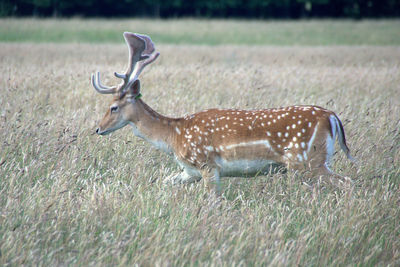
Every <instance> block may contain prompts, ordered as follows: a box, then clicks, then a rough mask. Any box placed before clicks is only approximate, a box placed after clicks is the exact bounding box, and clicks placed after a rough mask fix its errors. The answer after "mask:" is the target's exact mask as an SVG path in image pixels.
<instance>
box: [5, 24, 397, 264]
mask: <svg viewBox="0 0 400 267" xmlns="http://www.w3.org/2000/svg"><path fill="white" fill-rule="evenodd" d="M2 22H4V21H2ZM121 23H122V22H121ZM163 27H164V26H163ZM121 31H122V30H121ZM116 41H117V42H118V44H84V43H62V44H54V43H47V44H45V43H0V62H1V63H0V92H1V93H0V146H1V150H0V240H1V241H0V265H2V266H8V265H12V266H17V265H21V264H26V265H46V266H55V265H69V264H72V265H82V266H87V265H107V266H112V265H133V264H135V263H136V264H138V265H140V266H146V265H161V266H164V265H169V266H180V265H203V264H207V265H211V264H213V265H223V266H234V265H261V264H263V265H271V266H280V265H303V266H325V265H328V266H329V265H358V264H359V265H367V266H373V265H379V266H383V265H391V266H398V265H399V264H400V238H399V236H400V209H399V205H400V97H399V92H400V48H399V47H398V46H324V47H310V46H303V47H296V46H295V47H290V46H287V47H277V46H235V45H227V46H190V45H173V44H169V45H168V44H161V45H157V43H156V45H157V48H158V50H159V51H160V52H161V56H160V58H159V59H158V60H157V61H156V62H155V63H154V64H152V65H151V66H150V67H148V69H146V70H145V71H144V73H143V74H142V79H141V82H142V93H143V100H144V101H146V102H147V103H148V104H149V105H150V106H151V107H153V108H154V109H155V110H157V111H159V112H161V113H163V114H166V115H170V116H181V115H184V114H187V113H191V112H194V111H199V110H201V109H205V108H209V107H222V108H223V107H227V108H228V107H237V108H249V109H250V108H262V107H275V106H285V105H291V104H317V105H321V106H324V107H327V108H329V109H331V110H333V111H335V112H336V113H337V114H338V115H339V117H340V118H341V119H342V121H343V123H344V127H345V130H346V133H347V138H348V144H349V147H350V149H351V151H352V154H353V155H354V156H355V157H356V158H357V159H358V161H359V165H352V164H351V163H350V162H349V161H347V160H346V158H345V157H344V154H343V153H342V152H341V151H340V152H338V153H337V154H336V155H335V158H334V164H333V166H332V168H333V169H334V170H335V171H337V172H338V173H340V174H345V175H347V176H350V177H352V178H353V179H354V180H355V185H354V187H353V188H352V189H349V190H336V189H334V188H326V187H324V186H321V185H319V183H318V181H310V180H305V178H302V177H301V175H298V174H296V173H287V174H275V175H270V176H259V177H255V178H248V179H244V178H235V179H224V181H223V189H224V198H223V200H222V201H221V203H220V204H219V205H216V204H215V202H213V201H211V200H210V199H209V198H208V194H207V192H206V190H204V188H203V185H202V183H201V182H200V183H197V184H193V185H190V186H164V185H163V183H162V180H163V178H165V177H167V176H168V175H170V174H171V173H174V172H177V171H178V168H177V166H176V164H175V163H174V161H173V160H172V159H170V158H168V157H167V156H165V155H164V154H163V153H162V152H159V151H156V150H154V149H153V148H151V146H150V145H149V144H147V143H145V142H144V141H142V140H141V139H138V138H136V137H134V136H133V134H132V132H131V131H130V129H128V128H125V129H122V130H120V131H118V132H116V133H114V134H112V135H110V136H106V137H101V136H97V135H95V134H94V130H95V128H96V125H97V122H98V121H99V120H100V119H101V117H102V116H103V113H104V112H105V111H106V109H107V108H108V103H109V101H110V98H109V97H107V96H104V95H99V94H97V93H96V92H95V90H94V89H92V88H91V85H90V80H89V77H90V74H91V73H92V72H94V71H96V70H99V71H101V72H102V73H103V74H104V75H103V77H104V83H105V84H111V83H112V82H116V79H115V78H113V77H112V73H113V72H114V71H121V70H124V69H125V64H126V58H127V56H126V54H127V51H126V47H125V44H124V43H123V39H122V35H121V33H120V34H118V36H117V37H116ZM306 43H307V42H306ZM303 182H306V183H309V184H313V185H314V189H313V190H310V189H308V188H307V187H305V186H303Z"/></svg>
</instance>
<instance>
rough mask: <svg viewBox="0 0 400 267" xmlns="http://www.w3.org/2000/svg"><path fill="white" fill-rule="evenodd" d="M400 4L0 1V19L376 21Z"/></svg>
mask: <svg viewBox="0 0 400 267" xmlns="http://www.w3.org/2000/svg"><path fill="white" fill-rule="evenodd" d="M399 15H400V0H191V1H190V0H0V16H38V17H49V16H53V17H71V16H82V17H133V16H135V17H157V18H178V17H207V18H211V17H212V18H228V17H231V18H232V17H234V18H261V19H262V18H289V19H295V18H318V17H329V18H335V17H337V18H379V17H398V16H399Z"/></svg>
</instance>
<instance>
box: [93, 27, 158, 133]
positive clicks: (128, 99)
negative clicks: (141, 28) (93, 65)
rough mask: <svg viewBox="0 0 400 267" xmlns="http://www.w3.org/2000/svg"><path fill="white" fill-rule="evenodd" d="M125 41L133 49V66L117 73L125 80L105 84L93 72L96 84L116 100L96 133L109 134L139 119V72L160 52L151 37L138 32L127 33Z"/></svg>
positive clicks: (130, 53) (95, 87)
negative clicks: (117, 83) (113, 83)
mask: <svg viewBox="0 0 400 267" xmlns="http://www.w3.org/2000/svg"><path fill="white" fill-rule="evenodd" d="M124 38H125V42H126V44H127V45H128V49H129V65H128V68H127V70H126V72H125V73H123V74H120V73H117V72H115V73H114V75H115V76H116V77H117V78H120V79H122V82H121V83H120V84H119V85H116V86H112V87H109V86H105V85H103V84H102V83H101V82H100V73H99V72H97V73H96V74H92V79H91V81H92V85H93V87H94V89H96V91H97V92H99V93H101V94H113V96H114V97H113V101H112V102H111V105H110V107H109V109H108V110H107V112H106V114H105V115H104V117H103V119H102V120H101V122H100V124H99V127H98V128H97V130H96V133H98V134H100V135H105V134H109V133H111V132H113V131H115V130H118V129H120V128H122V127H124V126H125V125H127V124H128V122H129V120H128V118H130V120H132V119H133V120H135V118H136V119H138V118H137V116H138V112H137V108H136V105H135V103H136V101H137V100H138V99H139V98H140V97H141V94H140V81H139V79H138V78H139V75H140V73H141V72H142V71H143V69H144V68H145V67H146V66H147V65H148V64H150V63H152V62H153V61H154V60H156V59H157V57H158V56H159V55H160V53H158V52H155V48H154V44H153V42H152V41H151V39H150V37H148V36H146V35H141V34H137V33H131V32H125V33H124Z"/></svg>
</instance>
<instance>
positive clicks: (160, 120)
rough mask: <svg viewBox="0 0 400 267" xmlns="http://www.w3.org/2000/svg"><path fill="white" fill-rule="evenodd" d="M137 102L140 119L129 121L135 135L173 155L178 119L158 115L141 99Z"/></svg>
mask: <svg viewBox="0 0 400 267" xmlns="http://www.w3.org/2000/svg"><path fill="white" fill-rule="evenodd" d="M135 101H136V103H135V105H136V108H137V109H138V110H137V111H138V115H139V116H137V118H138V119H136V120H130V121H129V124H130V125H131V127H132V129H133V132H134V134H135V135H136V136H138V137H141V138H143V139H145V140H146V141H148V142H150V143H151V144H152V145H154V146H155V147H156V148H158V149H161V150H163V151H165V152H166V153H168V154H172V153H173V149H172V140H173V138H174V130H173V129H174V128H175V127H176V124H177V119H174V118H169V117H166V116H163V115H161V114H159V113H157V112H156V111H154V110H153V109H152V108H151V107H149V106H148V105H147V104H146V103H144V102H143V101H142V100H141V99H137V100H135Z"/></svg>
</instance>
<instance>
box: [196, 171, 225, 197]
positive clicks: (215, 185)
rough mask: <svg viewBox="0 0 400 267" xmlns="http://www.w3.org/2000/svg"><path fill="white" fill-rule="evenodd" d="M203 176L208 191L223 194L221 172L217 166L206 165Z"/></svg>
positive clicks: (202, 172) (218, 194)
mask: <svg viewBox="0 0 400 267" xmlns="http://www.w3.org/2000/svg"><path fill="white" fill-rule="evenodd" d="M201 176H202V178H203V180H204V185H205V187H206V188H207V190H208V192H214V193H215V194H216V195H217V196H220V195H221V183H220V173H219V170H218V169H217V168H210V167H204V168H203V169H202V170H201Z"/></svg>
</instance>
